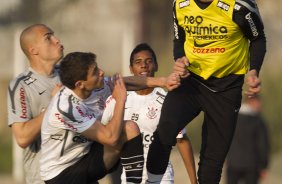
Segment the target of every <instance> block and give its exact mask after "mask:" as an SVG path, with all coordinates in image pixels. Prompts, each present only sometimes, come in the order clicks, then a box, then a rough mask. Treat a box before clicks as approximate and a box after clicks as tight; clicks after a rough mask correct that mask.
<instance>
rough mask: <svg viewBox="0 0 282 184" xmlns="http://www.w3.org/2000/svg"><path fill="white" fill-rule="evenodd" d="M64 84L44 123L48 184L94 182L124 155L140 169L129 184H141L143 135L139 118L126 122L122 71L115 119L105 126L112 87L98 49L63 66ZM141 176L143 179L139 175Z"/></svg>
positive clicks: (116, 89) (80, 54)
mask: <svg viewBox="0 0 282 184" xmlns="http://www.w3.org/2000/svg"><path fill="white" fill-rule="evenodd" d="M60 78H61V82H62V84H63V88H62V89H61V90H60V91H59V92H58V93H57V94H56V96H55V97H54V98H53V99H52V101H51V102H50V105H49V106H48V109H47V110H46V114H45V116H44V119H43V123H42V127H41V137H42V144H41V149H42V155H41V160H40V170H41V177H42V179H43V180H44V181H45V183H47V184H61V183H72V184H88V183H93V182H96V181H97V180H99V179H100V178H102V177H103V176H104V175H106V174H107V173H108V172H111V169H112V168H113V167H114V166H115V164H116V163H117V161H118V159H119V157H120V156H122V157H125V158H127V160H128V161H130V163H131V164H129V166H130V167H132V168H135V170H136V172H134V173H133V174H132V173H131V174H132V175H133V176H135V178H131V179H128V180H127V182H128V183H140V182H141V176H142V170H143V163H144V157H143V148H142V137H141V134H140V131H139V128H138V126H137V125H136V123H134V122H133V121H123V114H124V104H125V101H126V88H125V85H124V82H123V79H122V77H121V76H120V75H117V77H116V78H115V81H114V84H115V85H114V88H113V92H112V98H114V99H115V100H116V102H117V103H116V105H115V108H114V113H113V118H112V119H110V120H109V122H108V123H107V124H106V125H104V124H102V123H101V121H100V118H101V114H102V112H103V105H104V104H103V102H104V101H105V98H106V97H108V96H109V94H110V93H111V90H110V88H109V86H108V85H107V83H106V81H105V78H104V72H103V71H102V70H101V69H99V67H98V65H97V63H96V55H95V54H93V53H84V52H74V53H70V54H68V55H67V56H66V57H64V58H63V60H62V62H61V65H60ZM138 176H139V177H138Z"/></svg>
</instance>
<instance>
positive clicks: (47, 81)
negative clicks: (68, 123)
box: [7, 68, 60, 184]
mask: <svg viewBox="0 0 282 184" xmlns="http://www.w3.org/2000/svg"><path fill="white" fill-rule="evenodd" d="M59 83H60V79H59V75H58V72H57V70H55V71H54V73H53V74H52V75H51V76H45V75H41V74H38V73H37V72H36V71H34V70H33V69H32V68H28V69H27V70H26V71H24V72H23V73H21V74H20V75H18V76H17V77H16V78H15V79H13V80H12V81H11V82H10V85H9V88H8V100H7V102H8V125H9V126H12V124H13V123H14V122H19V123H24V122H27V121H29V120H31V119H33V118H34V117H36V116H38V115H39V114H40V112H41V111H42V110H43V109H44V108H47V106H48V104H49V102H50V99H51V92H52V90H53V89H54V87H55V85H56V84H59ZM40 145H41V139H40V136H38V138H37V139H36V140H35V141H34V142H32V143H31V144H30V145H29V146H28V147H27V148H26V149H24V171H25V180H26V181H25V183H26V184H43V181H42V180H41V177H40V173H39V159H40Z"/></svg>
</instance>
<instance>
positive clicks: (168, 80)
mask: <svg viewBox="0 0 282 184" xmlns="http://www.w3.org/2000/svg"><path fill="white" fill-rule="evenodd" d="M124 81H125V84H126V88H127V90H129V91H136V90H141V89H145V88H148V87H162V88H166V89H167V90H169V91H171V90H173V89H175V88H177V87H178V86H179V85H180V79H179V77H177V76H176V75H175V74H171V75H169V76H168V77H142V76H130V77H124Z"/></svg>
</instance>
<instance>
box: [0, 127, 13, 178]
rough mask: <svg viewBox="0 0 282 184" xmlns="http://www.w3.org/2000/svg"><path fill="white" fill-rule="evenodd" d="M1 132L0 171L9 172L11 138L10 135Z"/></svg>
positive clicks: (10, 165) (2, 172) (10, 168)
mask: <svg viewBox="0 0 282 184" xmlns="http://www.w3.org/2000/svg"><path fill="white" fill-rule="evenodd" d="M9 133H10V132H9ZM6 134H7V135H5V133H4V132H2V133H1V139H0V173H1V174H5V173H11V171H12V140H11V135H10V134H8V133H6Z"/></svg>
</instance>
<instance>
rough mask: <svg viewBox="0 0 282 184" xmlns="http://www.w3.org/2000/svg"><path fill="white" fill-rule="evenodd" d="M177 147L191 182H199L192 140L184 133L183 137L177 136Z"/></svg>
mask: <svg viewBox="0 0 282 184" xmlns="http://www.w3.org/2000/svg"><path fill="white" fill-rule="evenodd" d="M176 145H177V148H178V150H179V153H180V155H181V157H182V159H183V162H184V165H185V168H186V171H187V173H188V175H189V178H190V182H191V184H197V177H196V167H195V161H194V154H193V149H192V145H191V142H190V140H189V138H188V137H187V135H186V134H184V135H183V138H181V139H179V138H177V144H176Z"/></svg>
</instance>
